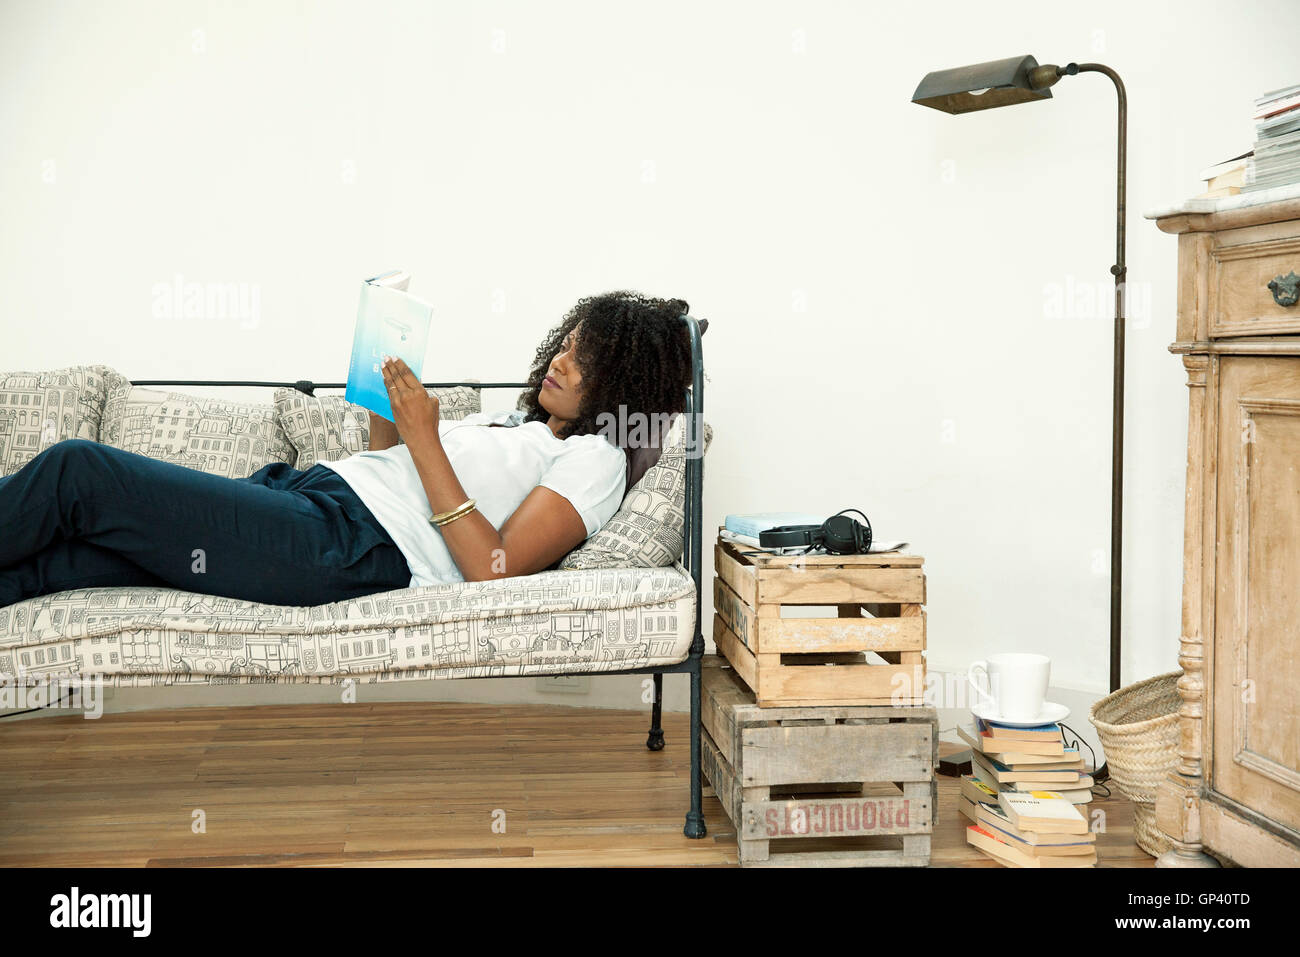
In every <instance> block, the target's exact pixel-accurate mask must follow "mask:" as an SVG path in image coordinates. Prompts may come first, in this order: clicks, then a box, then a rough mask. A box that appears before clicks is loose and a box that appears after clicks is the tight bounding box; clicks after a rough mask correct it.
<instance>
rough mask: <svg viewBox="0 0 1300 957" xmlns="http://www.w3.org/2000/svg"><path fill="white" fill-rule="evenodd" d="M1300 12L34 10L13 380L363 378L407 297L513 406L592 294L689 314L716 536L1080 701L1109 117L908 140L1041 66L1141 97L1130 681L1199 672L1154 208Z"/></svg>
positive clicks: (1101, 358) (1104, 565) (1097, 475)
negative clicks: (881, 584)
mask: <svg viewBox="0 0 1300 957" xmlns="http://www.w3.org/2000/svg"><path fill="white" fill-rule="evenodd" d="M1294 10H1295V7H1294V4H1291V3H1286V2H1242V3H1236V4H1233V5H1230V6H1229V5H1224V4H1222V3H1212V2H1179V3H1140V4H1137V3H1131V2H1127V3H1118V2H1092V3H1088V4H1071V5H1064V4H1043V3H1041V2H1035V3H1025V2H1004V3H1000V4H996V5H994V6H989V5H980V4H971V3H966V2H947V3H944V2H931V3H928V4H925V5H919V4H867V3H834V2H826V0H821V2H800V3H762V4H759V3H739V2H730V3H708V4H699V3H686V2H678V0H665V2H661V3H657V4H654V5H647V4H643V3H635V4H611V3H596V2H589V3H571V2H565V3H558V2H552V3H545V4H538V3H522V2H520V3H502V2H496V3H479V4H450V3H440V4H427V3H414V2H412V3H397V2H394V3H388V4H373V3H359V2H349V3H341V2H336V3H285V2H271V3H256V4H252V3H249V4H240V5H233V4H231V5H227V4H203V3H194V2H165V3H164V2H157V3H145V2H130V3H100V2H32V0H29V2H13V0H10V2H7V3H5V4H4V5H3V6H0V143H3V144H4V145H3V150H2V151H0V306H3V308H2V309H0V330H2V333H3V338H2V340H0V341H2V346H0V368H3V369H6V370H9V369H20V368H28V369H39V368H53V367H56V366H63V365H68V364H73V363H82V362H106V363H109V364H111V365H113V366H115V367H116V368H118V369H120V370H121V371H123V372H124V373H126V374H127V375H129V376H131V377H133V378H150V377H154V378H161V377H176V378H204V377H217V378H238V377H248V378H274V379H297V378H303V377H307V378H313V379H316V380H330V379H334V380H337V379H342V378H343V377H344V376H345V374H346V364H347V356H348V351H349V347H350V343H351V333H352V324H353V319H354V309H355V302H356V295H357V285H358V281H359V280H360V279H361V278H362V277H363V276H365V275H368V274H372V273H375V272H378V271H380V270H382V269H386V268H390V267H394V266H402V267H405V268H407V269H409V270H411V271H412V273H413V274H414V277H415V279H414V282H413V284H412V291H414V292H417V293H419V294H422V295H424V296H426V297H428V298H430V299H432V300H433V301H434V302H435V303H436V305H437V307H438V310H439V315H440V319H439V320H438V323H439V325H438V329H439V331H438V332H437V333H436V344H435V345H433V346H432V347H431V348H430V351H429V355H428V359H427V362H426V377H427V378H430V379H434V378H448V377H463V376H475V377H478V378H482V379H491V378H503V379H518V378H521V377H522V376H523V374H524V371H525V369H526V366H527V363H528V360H529V358H530V356H531V354H532V350H533V349H534V348H535V346H536V343H537V342H538V341H539V340H540V338H541V337H542V335H543V333H544V332H545V331H546V330H547V329H548V328H549V327H550V325H551V324H553V322H554V321H555V320H557V319H558V318H559V316H560V315H561V314H562V313H563V311H564V310H565V309H566V308H567V307H568V306H569V305H571V304H572V302H573V301H574V300H576V299H577V298H578V297H579V296H581V295H586V294H590V293H594V292H600V291H604V290H608V289H612V288H620V287H633V288H638V289H641V290H643V291H646V292H649V293H653V294H656V295H663V296H680V297H683V298H686V299H687V300H689V301H690V303H691V305H692V308H693V312H694V313H695V314H696V315H698V316H705V317H708V318H709V319H710V320H711V323H712V325H711V327H710V332H709V334H708V336H707V337H706V339H705V345H706V349H705V354H706V366H707V369H708V387H707V393H706V395H707V406H706V410H707V418H708V420H709V421H710V422H711V423H712V424H713V426H714V427H715V429H716V433H717V437H716V441H715V443H714V445H713V448H712V451H711V452H710V455H709V457H708V459H707V463H706V472H707V481H706V493H705V511H706V528H712V527H715V526H716V525H718V524H720V523H721V521H722V519H723V517H724V515H725V514H726V513H728V512H732V511H750V510H767V509H796V508H797V509H806V510H809V511H813V512H817V513H822V512H824V513H826V514H830V513H832V512H835V511H837V510H839V509H841V508H845V507H848V506H855V507H858V508H862V509H863V510H864V511H866V512H867V514H868V515H869V516H870V517H871V519H872V521H873V524H874V525H875V527H876V531H877V534H878V536H879V537H882V538H906V539H908V540H909V541H911V542H912V543H913V550H914V551H916V552H918V553H920V554H923V555H924V556H925V557H926V569H927V574H928V580H929V583H928V587H929V605H928V613H929V623H930V652H929V657H930V661H931V665H932V667H934V668H936V669H940V668H946V669H952V670H964V668H965V665H966V663H967V662H968V661H969V660H970V659H972V658H975V657H981V656H985V655H987V654H990V653H992V652H995V651H999V650H1017V649H1019V650H1030V649H1032V650H1038V651H1043V652H1046V653H1048V654H1050V655H1052V657H1053V659H1054V671H1053V679H1054V684H1057V685H1059V686H1061V687H1062V688H1068V689H1074V690H1076V691H1080V692H1087V693H1092V694H1096V693H1100V692H1103V691H1104V690H1105V687H1106V680H1107V664H1106V662H1107V640H1108V611H1107V610H1108V600H1109V599H1108V585H1107V582H1108V578H1107V572H1108V567H1109V553H1108V533H1109V515H1110V497H1109V477H1110V465H1109V455H1110V368H1111V321H1110V319H1111V313H1110V298H1109V285H1108V283H1109V274H1108V272H1107V270H1108V268H1109V266H1110V264H1111V262H1112V261H1113V259H1112V257H1113V243H1114V238H1113V225H1114V224H1113V212H1112V209H1113V198H1114V197H1113V193H1114V179H1113V175H1114V169H1113V163H1114V151H1115V145H1114V123H1115V101H1114V94H1113V92H1112V90H1111V87H1110V84H1109V82H1108V81H1107V80H1106V79H1105V78H1104V77H1101V76H1098V75H1083V76H1078V77H1073V78H1066V79H1064V80H1063V81H1062V82H1061V83H1060V84H1059V85H1058V86H1057V87H1056V89H1055V91H1054V92H1055V99H1054V100H1053V101H1052V102H1050V103H1043V104H1034V105H1030V106H1024V107H1020V108H1018V109H1006V110H999V111H993V112H989V113H982V114H974V115H968V116H960V117H949V116H946V115H944V114H941V113H938V112H935V111H932V110H928V109H923V108H921V107H918V106H914V105H912V104H911V103H910V102H909V100H910V97H911V94H912V91H913V89H914V88H915V85H916V83H917V82H918V81H919V80H920V78H921V77H922V76H923V75H924V74H925V73H926V72H928V71H930V70H932V69H939V68H943V67H947V66H953V65H959V64H964V63H971V62H978V61H982V60H989V59H996V58H1001V57H1007V56H1012V55H1017V54H1022V53H1033V54H1035V55H1036V56H1037V57H1038V58H1039V60H1040V61H1042V62H1062V63H1063V62H1066V61H1069V60H1071V59H1073V60H1076V61H1080V62H1082V61H1086V60H1097V61H1101V62H1104V63H1108V64H1110V65H1112V66H1114V67H1115V68H1117V69H1118V70H1119V71H1120V72H1121V74H1122V75H1123V76H1124V78H1125V80H1126V82H1127V85H1128V90H1129V95H1130V100H1131V113H1130V126H1129V161H1130V165H1129V208H1130V215H1129V220H1128V223H1129V276H1130V289H1131V293H1132V301H1131V306H1130V316H1131V320H1132V321H1131V323H1130V326H1129V340H1128V403H1127V428H1128V443H1127V449H1126V474H1127V480H1126V494H1127V498H1126V517H1127V523H1126V538H1125V550H1124V568H1125V580H1124V592H1123V594H1124V629H1125V656H1124V680H1125V681H1126V682H1128V681H1133V680H1137V679H1139V678H1142V677H1146V676H1149V675H1152V674H1156V673H1159V672H1163V671H1169V670H1173V669H1174V668H1175V667H1176V666H1177V665H1176V654H1177V640H1178V633H1179V617H1180V616H1179V601H1180V588H1181V574H1180V567H1181V540H1182V524H1183V522H1182V518H1183V515H1182V510H1183V482H1184V462H1185V458H1184V449H1185V444H1186V416H1187V411H1186V388H1185V385H1184V382H1185V377H1184V375H1183V372H1182V367H1181V363H1180V361H1179V359H1178V358H1177V357H1175V356H1173V355H1171V354H1170V353H1169V352H1168V351H1167V346H1168V344H1169V343H1170V341H1171V340H1172V339H1173V337H1174V308H1175V302H1174V274H1175V240H1174V239H1173V238H1172V237H1170V236H1166V235H1164V234H1161V233H1159V232H1158V231H1157V230H1156V228H1155V227H1154V225H1152V224H1151V223H1150V222H1148V221H1146V220H1144V219H1142V218H1141V212H1142V211H1143V210H1146V209H1149V208H1151V207H1153V206H1156V205H1159V204H1163V203H1167V202H1171V201H1175V200H1178V199H1181V198H1183V197H1185V196H1189V195H1192V194H1193V193H1195V192H1199V191H1200V189H1201V185H1200V183H1199V182H1198V181H1197V173H1198V171H1199V170H1200V169H1201V168H1203V167H1205V166H1208V165H1210V164H1212V163H1214V162H1217V161H1219V160H1221V159H1224V158H1226V157H1229V156H1233V155H1235V154H1237V153H1240V152H1243V151H1244V150H1245V149H1247V148H1249V147H1250V145H1251V143H1252V140H1253V129H1252V126H1251V123H1250V119H1249V117H1250V112H1251V108H1252V98H1253V97H1254V96H1256V95H1258V94H1259V93H1261V92H1263V91H1265V90H1269V89H1273V88H1275V87H1280V86H1283V85H1285V84H1287V83H1290V82H1294V81H1296V80H1297V79H1298V77H1297V75H1296V64H1297V59H1296V56H1295V47H1294V40H1293V38H1292V37H1291V35H1290V34H1289V33H1288V31H1286V30H1284V29H1279V27H1280V26H1281V25H1283V24H1285V23H1289V22H1290V20H1291V15H1292V14H1293V13H1294ZM177 275H180V276H183V277H184V279H185V281H190V282H193V281H197V282H211V283H216V282H243V283H247V284H249V286H250V288H254V289H256V290H257V291H258V294H259V296H260V300H259V306H260V310H259V313H258V316H257V321H256V322H240V321H238V320H237V319H235V318H230V319H224V320H223V319H208V320H170V321H169V320H163V319H158V318H155V317H154V315H153V312H152V309H153V304H154V287H155V285H156V284H159V283H169V282H171V281H173V278H174V277H175V276H177ZM1084 287H1089V288H1090V289H1091V290H1092V291H1094V292H1095V293H1097V294H1096V295H1095V297H1094V298H1095V302H1094V303H1093V304H1092V305H1091V307H1089V306H1088V305H1087V303H1084V302H1075V303H1073V304H1071V310H1070V311H1071V312H1076V311H1078V310H1079V309H1080V308H1082V310H1083V312H1084V313H1085V314H1084V315H1071V316H1067V317H1065V318H1061V317H1053V315H1052V306H1053V296H1054V295H1056V294H1060V293H1063V292H1068V291H1074V292H1075V293H1076V294H1077V292H1078V290H1079V289H1080V288H1084ZM496 310H502V311H496ZM1089 310H1090V311H1089ZM257 394H258V395H259V397H262V398H269V392H262V393H257ZM511 401H512V397H508V396H507V397H502V398H501V403H502V404H505V405H508V404H510V403H511ZM705 574H706V575H708V576H711V575H712V568H711V562H710V564H709V566H708V567H706V569H705ZM705 614H706V616H711V615H712V608H711V607H709V604H708V601H707V598H706V607H705ZM708 620H709V617H706V622H707V621H708ZM706 630H707V626H706ZM611 680H612V679H611ZM519 684H520V685H528V683H526V682H525V683H519ZM598 684H599V683H598ZM668 684H669V687H670V691H671V693H672V697H671V698H670V705H676V706H681V705H682V703H683V702H684V696H683V695H682V694H681V693H680V692H681V691H684V682H678V681H670V682H669V683H668ZM678 685H682V686H683V687H682V688H681V689H678V688H677V686H678ZM478 687H479V688H483V687H484V686H483V685H482V684H481V683H480V685H479V686H478ZM501 687H505V686H501ZM444 691H445V686H443V687H439V688H434V689H433V693H435V694H440V693H443V692H444ZM531 693H532V692H531V686H528V687H523V688H522V689H521V690H519V691H518V694H519V695H520V696H528V695H530V694H531ZM257 694H258V695H261V696H264V698H265V699H266V700H269V699H271V698H273V697H282V698H283V697H285V693H284V691H283V689H280V690H269V689H258V690H257ZM510 694H512V695H513V694H515V692H510ZM624 699H625V700H626V701H627V703H628V706H637V702H636V700H635V698H633V697H632V696H631V692H629V693H628V694H626V695H625V696H624ZM546 700H556V699H554V698H547V699H546ZM560 700H561V701H562V702H563V703H566V704H567V703H577V702H575V701H574V700H573V698H572V697H571V696H567V697H564V698H562V699H560ZM591 700H593V701H596V700H601V701H605V699H604V696H602V697H601V698H600V699H596V698H593V699H591ZM606 703H608V702H606ZM1080 721H1081V722H1083V723H1086V722H1084V719H1083V718H1082V717H1080Z"/></svg>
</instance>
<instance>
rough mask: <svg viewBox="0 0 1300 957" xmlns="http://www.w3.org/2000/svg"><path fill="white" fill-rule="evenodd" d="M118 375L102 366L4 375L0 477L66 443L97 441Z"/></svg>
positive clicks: (0, 396) (0, 391) (0, 377)
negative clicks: (109, 390)
mask: <svg viewBox="0 0 1300 957" xmlns="http://www.w3.org/2000/svg"><path fill="white" fill-rule="evenodd" d="M114 375H116V372H115V371H114V370H113V369H111V368H109V367H108V366H104V365H92V366H73V367H70V368H66V369H52V370H50V371H48V372H8V373H5V374H3V375H0V475H9V474H11V473H13V472H17V471H18V470H19V469H20V468H22V467H23V466H24V465H26V464H27V463H28V462H30V461H31V460H32V459H34V458H35V457H36V455H37V454H38V453H39V452H40V451H41V450H43V449H46V448H48V447H49V446H51V445H53V444H54V443H56V442H62V441H63V440H64V439H95V440H98V439H99V433H100V421H101V419H102V417H103V414H104V399H105V396H106V393H107V388H108V383H109V381H110V380H111V378H112V376H114Z"/></svg>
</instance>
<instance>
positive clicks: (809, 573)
mask: <svg viewBox="0 0 1300 957" xmlns="http://www.w3.org/2000/svg"><path fill="white" fill-rule="evenodd" d="M749 551H752V550H751V549H746V548H745V547H744V546H738V545H736V544H735V543H733V542H724V541H722V540H721V538H719V540H718V542H717V544H716V545H715V546H714V552H713V558H714V571H715V576H716V577H715V578H714V579H713V608H714V612H715V614H714V616H713V642H714V644H715V645H717V648H718V653H719V654H721V655H723V656H725V657H726V659H727V661H729V662H730V663H731V665H732V667H734V668H735V669H736V671H737V673H738V674H739V675H740V677H741V678H743V679H744V680H745V683H746V684H748V685H749V687H750V689H751V690H753V692H754V694H755V695H756V696H757V698H758V704H759V705H760V706H761V707H769V706H783V707H790V706H799V705H810V706H812V705H874V704H892V705H909V704H916V705H919V704H922V703H923V700H924V694H925V658H924V656H923V655H922V652H923V651H924V650H925V609H924V608H922V605H924V604H925V569H924V561H925V560H924V559H923V558H921V557H920V556H919V555H902V554H898V553H894V552H885V553H881V554H876V555H801V556H776V555H770V554H765V553H760V554H757V555H755V554H746V552H749ZM809 606H815V607H825V606H836V607H837V609H838V617H835V618H827V617H802V616H801V613H803V612H807V611H808V610H809ZM864 610H865V614H864ZM783 613H784V617H783ZM876 658H878V659H879V660H875V659H876Z"/></svg>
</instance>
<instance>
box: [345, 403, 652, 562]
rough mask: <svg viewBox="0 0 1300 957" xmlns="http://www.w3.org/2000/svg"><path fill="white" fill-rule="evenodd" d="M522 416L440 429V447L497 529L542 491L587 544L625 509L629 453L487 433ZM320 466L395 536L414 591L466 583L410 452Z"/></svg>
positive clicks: (534, 427)
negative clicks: (574, 522)
mask: <svg viewBox="0 0 1300 957" xmlns="http://www.w3.org/2000/svg"><path fill="white" fill-rule="evenodd" d="M521 416H522V413H520V412H512V411H504V412H476V413H474V414H473V415H469V416H466V417H465V418H463V419H456V420H452V421H439V423H438V434H439V436H441V438H442V447H443V448H444V449H445V450H446V452H447V458H448V460H449V461H450V462H451V467H452V469H453V470H454V471H455V472H456V477H457V478H458V479H460V484H461V485H462V486H463V487H464V489H465V494H466V495H468V496H469V497H470V498H472V499H476V500H477V505H478V511H480V512H482V513H483V515H484V516H485V517H486V518H487V520H488V521H489V522H491V523H492V527H493V528H497V529H499V528H500V527H501V526H502V525H504V524H505V521H506V519H508V518H509V517H510V516H511V515H512V514H513V513H514V511H515V509H517V508H518V507H519V505H520V503H522V502H523V500H524V499H525V498H527V497H528V494H529V493H530V492H531V491H532V490H533V489H535V488H536V487H537V486H539V485H544V486H546V487H547V488H549V489H552V490H554V491H555V492H558V493H559V494H560V495H563V496H564V497H565V498H566V499H568V500H569V502H571V503H572V504H573V507H574V508H575V509H576V510H577V512H578V514H579V515H581V516H582V521H583V524H584V525H586V527H587V537H588V538H590V537H591V536H592V535H594V534H596V532H597V530H598V529H600V527H601V526H603V525H604V524H605V523H606V522H608V521H609V520H610V519H611V518H613V517H614V513H615V512H616V511H618V507H619V505H621V504H622V502H623V492H624V485H625V484H626V481H627V475H626V469H627V455H626V453H625V452H624V451H623V450H622V449H620V448H618V447H617V446H616V445H614V444H613V443H611V442H610V441H609V440H608V439H606V438H605V437H604V436H603V435H571V436H569V438H567V439H559V438H557V437H556V435H555V433H554V432H552V431H551V430H550V429H549V428H548V427H547V425H546V423H545V422H525V423H523V424H522V425H514V426H512V427H507V428H499V429H494V428H488V427H487V426H488V425H489V424H490V423H493V422H499V423H503V424H506V425H509V423H511V422H517V421H518V419H519V418H520V417H521ZM320 464H321V465H324V466H327V467H329V468H331V469H333V470H334V471H335V472H337V473H338V474H339V475H340V476H342V477H343V480H344V481H345V482H347V483H348V485H350V486H351V487H352V490H353V491H354V492H356V494H357V497H358V498H360V499H361V501H362V502H364V503H365V505H366V508H368V509H370V511H371V512H372V513H373V514H374V516H375V518H376V519H377V520H378V521H379V524H380V525H382V526H383V527H384V530H385V531H387V532H388V534H389V535H391V536H392V538H393V541H394V542H396V543H397V547H398V548H400V549H401V550H402V554H403V555H404V556H405V557H406V563H407V564H408V565H410V566H411V583H410V587H412V588H414V587H417V586H420V585H436V584H443V583H446V582H458V581H464V580H465V578H464V576H463V575H462V574H461V572H460V569H459V568H457V567H456V562H455V560H454V559H453V558H452V557H451V552H450V551H449V550H448V549H447V545H446V543H445V542H444V541H443V538H442V533H441V532H439V531H438V526H436V525H434V524H432V523H431V522H430V521H429V516H430V515H432V514H433V510H432V509H431V508H430V507H429V499H428V496H427V495H426V494H425V491H424V486H423V485H421V484H420V475H419V473H418V472H417V471H416V470H415V463H414V462H412V461H411V452H410V450H409V449H408V448H407V447H406V446H405V445H401V444H399V445H394V446H393V447H392V448H388V449H380V450H377V451H368V452H358V453H356V454H355V455H351V456H349V457H348V458H345V459H339V460H338V461H336V462H321V463H320Z"/></svg>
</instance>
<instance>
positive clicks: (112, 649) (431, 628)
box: [0, 563, 695, 687]
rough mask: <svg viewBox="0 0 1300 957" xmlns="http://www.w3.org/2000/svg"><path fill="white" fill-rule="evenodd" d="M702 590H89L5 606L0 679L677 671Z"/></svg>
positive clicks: (550, 583)
mask: <svg viewBox="0 0 1300 957" xmlns="http://www.w3.org/2000/svg"><path fill="white" fill-rule="evenodd" d="M694 624H695V583H694V581H693V580H692V579H691V576H690V575H689V574H688V573H687V572H686V570H685V568H683V567H682V565H681V564H680V563H678V564H676V565H674V566H672V567H666V568H653V569H647V568H619V569H603V570H599V571H587V572H572V571H568V572H565V571H547V572H539V573H537V574H535V575H527V576H521V577H517V578H502V579H497V580H495V581H486V582H456V583H454V584H448V585H426V586H422V587H419V588H399V589H396V590H394V591H388V592H381V593H379V594H375V595H366V596H364V597H361V598H353V599H348V600H346V601H340V602H334V603H332V604H328V605H318V606H315V607H311V608H305V607H304V608H298V607H292V606H287V605H267V604H262V603H259V602H252V601H244V600H240V599H234V598H222V597H217V596H213V595H200V594H196V593H192V592H186V591H181V590H179V589H175V588H161V587H129V588H82V589H76V590H73V591H65V592H59V593H56V594H52V595H41V596H39V597H37V598H29V599H27V600H25V601H21V602H18V603H17V604H15V605H10V606H9V607H7V608H0V680H2V681H14V680H26V681H29V682H36V681H43V680H54V679H58V680H75V679H76V678H79V677H80V678H87V677H91V676H96V675H102V676H103V680H104V683H105V685H108V686H118V687H133V686H137V685H154V684H163V685H170V684H195V683H198V684H250V683H252V684H255V683H275V682H281V683H292V684H327V683H338V682H340V681H342V680H345V679H347V678H351V679H353V680H355V681H357V682H358V683H363V684H376V683H381V682H386V681H397V680H407V679H418V678H425V679H429V678H469V677H489V676H496V677H509V676H520V675H528V674H533V673H539V674H541V673H551V672H566V671H575V672H584V673H585V672H598V671H615V670H619V669H625V668H638V667H644V666H651V665H659V664H673V663H676V662H679V661H682V660H683V659H684V658H685V657H686V654H687V651H688V649H689V647H690V642H691V631H692V629H693V627H694Z"/></svg>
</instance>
